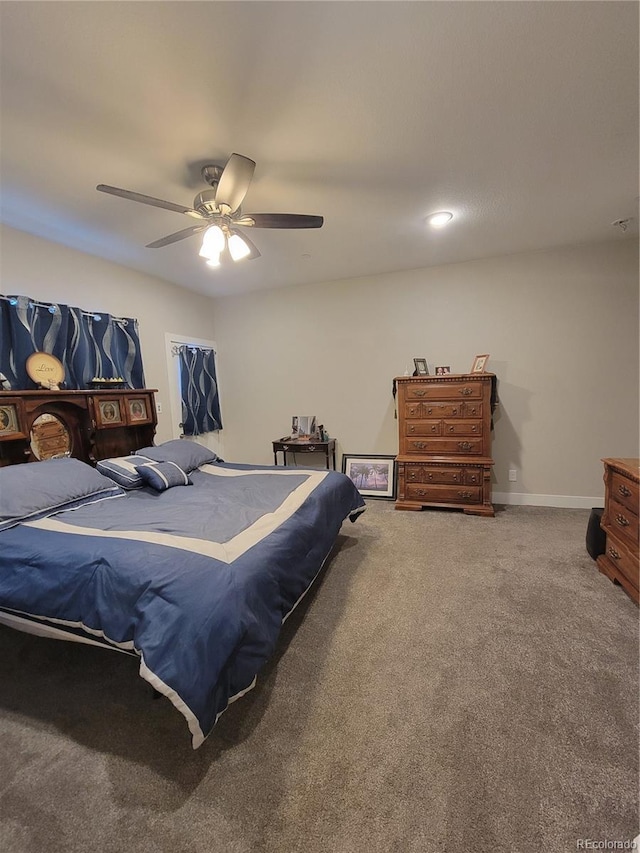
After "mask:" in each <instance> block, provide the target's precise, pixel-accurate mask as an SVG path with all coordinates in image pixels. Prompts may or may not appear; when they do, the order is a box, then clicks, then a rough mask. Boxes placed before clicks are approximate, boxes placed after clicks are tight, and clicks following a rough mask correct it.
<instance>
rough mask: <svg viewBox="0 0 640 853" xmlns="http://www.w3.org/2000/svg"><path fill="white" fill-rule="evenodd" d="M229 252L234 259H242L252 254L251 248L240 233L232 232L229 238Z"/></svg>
mask: <svg viewBox="0 0 640 853" xmlns="http://www.w3.org/2000/svg"><path fill="white" fill-rule="evenodd" d="M228 245H229V254H230V255H231V257H232V258H233V260H234V261H241V260H242V258H246V257H247V255H250V254H251V249H250V248H249V246H247V244H246V243H245V242H244V240H243V239H242V237H241V236H240V235H239V234H232V235H231V236H230V237H229V240H228Z"/></svg>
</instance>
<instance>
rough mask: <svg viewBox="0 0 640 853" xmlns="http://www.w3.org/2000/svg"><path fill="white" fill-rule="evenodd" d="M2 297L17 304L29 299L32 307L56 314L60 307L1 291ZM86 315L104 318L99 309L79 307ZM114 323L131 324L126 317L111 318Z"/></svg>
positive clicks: (0, 297) (12, 303) (52, 303)
mask: <svg viewBox="0 0 640 853" xmlns="http://www.w3.org/2000/svg"><path fill="white" fill-rule="evenodd" d="M0 299H4V300H5V301H6V302H8V303H9V304H10V305H17V304H18V299H27V300H28V302H29V307H30V308H36V307H38V308H46V309H47V311H48V312H49V313H50V314H55V313H56V310H57V308H58V306H57V304H56V303H55V302H38V301H37V300H36V299H29V297H28V296H22V297H18V296H5V295H4V294H2V293H0ZM77 310H78V311H79V312H80V313H81V314H82V315H83V316H84V317H93V319H94V320H102V314H98V313H97V311H84V310H83V309H82V308H78V309H77ZM111 319H112V320H113V322H114V323H122V325H123V326H127V325H129V321H128V319H127V318H126V317H112V318H111Z"/></svg>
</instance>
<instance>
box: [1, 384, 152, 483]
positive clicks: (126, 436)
mask: <svg viewBox="0 0 640 853" xmlns="http://www.w3.org/2000/svg"><path fill="white" fill-rule="evenodd" d="M154 393H155V389H148V388H143V389H139V390H129V389H127V390H119V389H118V390H116V389H113V390H108V391H0V467H1V466H4V465H14V464H16V463H18V462H37V461H38V460H40V459H50V458H52V457H54V456H64V455H68V456H73V457H74V458H76V459H81V460H82V461H83V462H89V463H90V464H95V463H96V462H97V461H98V460H99V459H106V458H107V457H109V456H126V455H127V454H129V453H132V452H133V451H134V450H138V449H139V448H141V447H147V446H148V445H150V444H153V440H154V436H155V432H156V425H157V417H156V406H155V399H154Z"/></svg>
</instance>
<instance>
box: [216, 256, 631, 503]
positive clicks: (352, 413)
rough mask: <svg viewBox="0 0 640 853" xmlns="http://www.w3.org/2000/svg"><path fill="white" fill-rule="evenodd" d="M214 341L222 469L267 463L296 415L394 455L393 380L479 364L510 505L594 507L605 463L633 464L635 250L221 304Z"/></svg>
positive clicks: (352, 445)
mask: <svg viewBox="0 0 640 853" xmlns="http://www.w3.org/2000/svg"><path fill="white" fill-rule="evenodd" d="M215 338H216V341H217V343H218V350H219V363H220V371H221V376H222V377H223V381H224V389H225V395H224V416H225V419H226V426H227V427H228V431H227V435H226V437H225V447H226V453H227V458H228V459H236V460H243V461H251V462H265V463H268V462H270V461H271V459H272V456H271V439H273V438H277V437H279V436H282V435H285V434H286V433H287V431H288V429H289V426H290V423H291V415H292V414H315V415H316V416H317V417H318V419H319V421H320V422H322V423H324V425H325V427H326V428H327V429H328V431H329V433H330V434H331V435H332V436H335V437H336V438H337V439H338V442H339V450H340V451H341V452H347V453H396V452H397V447H398V445H397V437H396V421H395V420H394V405H393V399H392V396H391V386H392V379H393V377H394V376H396V375H399V374H402V373H403V372H404V370H405V368H406V367H407V366H409V367H411V369H413V362H412V359H413V357H414V356H423V357H425V358H426V359H427V361H428V363H429V367H430V370H433V366H434V364H448V365H450V366H451V369H452V371H453V372H464V371H466V370H469V369H470V367H471V363H472V361H473V357H474V355H476V354H477V353H485V352H489V353H490V354H491V360H490V363H489V368H490V369H491V370H492V371H494V372H495V373H496V374H497V375H498V379H499V395H500V402H501V405H500V409H499V411H498V412H497V414H496V422H495V433H494V443H493V449H494V458H495V462H496V464H495V476H494V489H495V491H496V492H497V493H498V494H499V495H502V496H503V497H504V499H505V500H507V499H509V500H511V501H512V502H523V503H527V502H533V503H549V504H558V505H563V504H565V503H566V504H567V505H578V506H579V505H584V506H586V505H589V504H590V502H591V501H592V500H594V499H598V500H601V497H602V493H603V488H602V465H601V463H600V459H601V458H602V457H603V456H638V453H639V451H638V254H637V243H636V241H635V240H633V239H628V240H623V241H615V242H611V243H605V244H598V245H591V246H586V247H577V248H570V249H562V250H556V251H549V252H536V253H531V254H526V255H525V254H523V255H513V256H508V257H501V258H496V259H491V260H485V261H477V262H472V263H466V264H455V265H450V266H446V267H439V268H434V269H422V270H414V271H409V272H402V273H393V274H388V275H378V276H372V277H370V278H361V279H352V280H349V281H339V282H331V283H327V284H323V285H320V286H313V287H311V286H309V287H306V286H305V287H300V288H293V289H291V288H289V289H281V290H276V291H271V292H267V293H253V294H250V295H246V296H238V297H227V298H223V299H217V300H216V310H215ZM509 468H516V469H517V472H518V480H517V482H515V483H512V482H509V481H508V469H509ZM507 493H510V494H508V495H507ZM531 496H534V497H531ZM546 496H552V497H550V498H548V497H546ZM576 497H577V498H582V500H574V498H576Z"/></svg>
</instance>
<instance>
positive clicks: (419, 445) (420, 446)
mask: <svg viewBox="0 0 640 853" xmlns="http://www.w3.org/2000/svg"><path fill="white" fill-rule="evenodd" d="M412 444H413V446H414V447H415V448H416V450H424V449H425V447H429V445H428V444H427V442H426V441H413V442H412Z"/></svg>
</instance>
